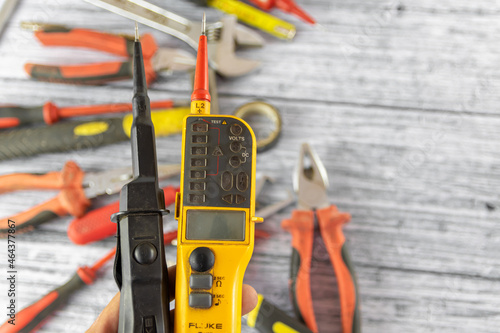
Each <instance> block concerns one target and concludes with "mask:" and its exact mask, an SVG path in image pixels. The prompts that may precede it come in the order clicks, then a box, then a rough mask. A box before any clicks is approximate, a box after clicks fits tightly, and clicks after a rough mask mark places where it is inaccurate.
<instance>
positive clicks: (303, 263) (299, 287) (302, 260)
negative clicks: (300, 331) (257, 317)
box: [281, 210, 318, 332]
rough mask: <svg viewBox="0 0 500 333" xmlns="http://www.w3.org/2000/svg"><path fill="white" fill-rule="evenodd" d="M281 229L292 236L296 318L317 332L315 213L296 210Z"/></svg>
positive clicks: (291, 285)
mask: <svg viewBox="0 0 500 333" xmlns="http://www.w3.org/2000/svg"><path fill="white" fill-rule="evenodd" d="M281 227H282V228H283V229H285V230H287V231H289V232H290V233H291V234H292V257H291V266H290V291H291V296H292V302H293V307H294V310H295V316H296V317H297V318H299V319H301V320H303V321H304V322H305V323H306V325H307V326H308V327H309V328H310V329H311V330H312V331H313V332H317V331H318V330H317V326H316V320H315V317H314V311H313V304H312V295H311V287H310V285H311V275H310V273H311V270H310V267H311V259H312V250H313V240H314V212H313V211H309V210H308V211H302V210H294V211H293V212H292V217H291V218H290V219H289V220H283V222H282V223H281Z"/></svg>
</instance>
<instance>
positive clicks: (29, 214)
mask: <svg viewBox="0 0 500 333" xmlns="http://www.w3.org/2000/svg"><path fill="white" fill-rule="evenodd" d="M179 173H180V166H179V165H175V164H172V165H159V166H158V178H160V179H161V178H166V177H169V176H173V175H176V174H179ZM132 178H133V174H132V168H130V167H124V168H119V169H112V170H106V171H101V172H88V173H85V172H84V171H83V170H82V169H80V167H79V166H78V164H76V163H75V162H73V161H68V162H66V164H65V165H64V167H63V169H62V170H61V171H53V172H49V173H46V174H41V175H40V174H29V173H14V174H9V175H3V176H0V193H6V192H12V191H17V190H26V189H58V190H60V191H59V193H58V195H57V196H56V197H54V198H52V199H50V200H48V201H46V202H44V203H41V204H39V205H37V206H35V207H33V208H31V209H29V210H27V211H25V212H22V213H20V214H17V215H15V216H11V217H8V218H2V219H0V237H6V234H7V232H8V230H9V220H12V221H15V225H16V232H19V233H20V232H26V231H29V230H31V229H33V228H34V227H36V226H38V225H40V224H42V223H45V222H48V221H50V220H52V219H54V218H57V217H58V216H64V215H67V214H71V215H73V216H75V217H80V216H82V215H83V214H84V213H85V211H86V210H87V208H88V207H89V206H90V199H92V198H95V197H97V196H99V195H104V194H108V195H110V194H113V193H118V192H119V191H120V190H121V188H122V187H123V185H125V184H127V183H128V182H129V181H130V180H132Z"/></svg>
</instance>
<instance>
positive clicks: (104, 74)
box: [22, 22, 196, 84]
mask: <svg viewBox="0 0 500 333" xmlns="http://www.w3.org/2000/svg"><path fill="white" fill-rule="evenodd" d="M22 27H24V28H27V29H32V30H34V34H35V37H36V38H37V39H38V40H39V41H40V42H41V43H42V44H43V45H45V46H67V47H82V48H87V49H93V50H98V51H103V52H107V53H110V54H114V55H117V56H121V57H126V58H127V60H125V61H112V62H102V63H93V64H84V65H65V66H54V65H40V64H33V63H27V64H25V66H24V69H25V70H26V72H27V73H28V74H29V75H30V76H31V77H32V78H34V79H36V80H40V81H50V82H59V83H70V84H103V83H106V82H110V81H116V80H124V79H131V78H132V67H133V66H132V60H131V57H132V53H133V45H134V39H133V38H131V37H128V36H125V35H114V34H110V33H105V32H99V31H95V30H89V29H78V28H74V29H71V28H67V27H65V26H61V25H51V24H39V23H31V22H25V23H23V24H22ZM141 43H142V49H143V56H144V69H145V73H146V81H147V83H148V84H149V83H151V82H152V81H154V80H155V78H156V74H157V72H158V71H162V70H173V71H177V70H189V69H191V68H193V67H194V65H195V63H196V59H195V57H194V56H193V55H191V54H190V53H189V52H186V51H184V50H181V49H172V48H158V46H157V44H156V42H155V40H154V38H153V36H152V35H150V34H144V35H143V36H142V37H141Z"/></svg>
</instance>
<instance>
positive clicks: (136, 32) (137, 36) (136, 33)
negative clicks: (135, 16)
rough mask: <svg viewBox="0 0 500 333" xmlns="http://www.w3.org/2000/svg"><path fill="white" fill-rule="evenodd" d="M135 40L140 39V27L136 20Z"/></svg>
mask: <svg viewBox="0 0 500 333" xmlns="http://www.w3.org/2000/svg"><path fill="white" fill-rule="evenodd" d="M135 41H136V42H138V41H139V27H138V26H137V21H136V22H135Z"/></svg>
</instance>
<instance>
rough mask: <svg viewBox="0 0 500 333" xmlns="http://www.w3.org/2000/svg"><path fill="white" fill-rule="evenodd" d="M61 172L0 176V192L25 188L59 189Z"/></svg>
mask: <svg viewBox="0 0 500 333" xmlns="http://www.w3.org/2000/svg"><path fill="white" fill-rule="evenodd" d="M63 185H64V184H63V179H62V177H61V172H59V171H53V172H48V173H46V174H40V175H37V174H32V173H13V174H10V175H4V176H0V193H6V192H12V191H19V190H27V189H60V188H62V187H63Z"/></svg>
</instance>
